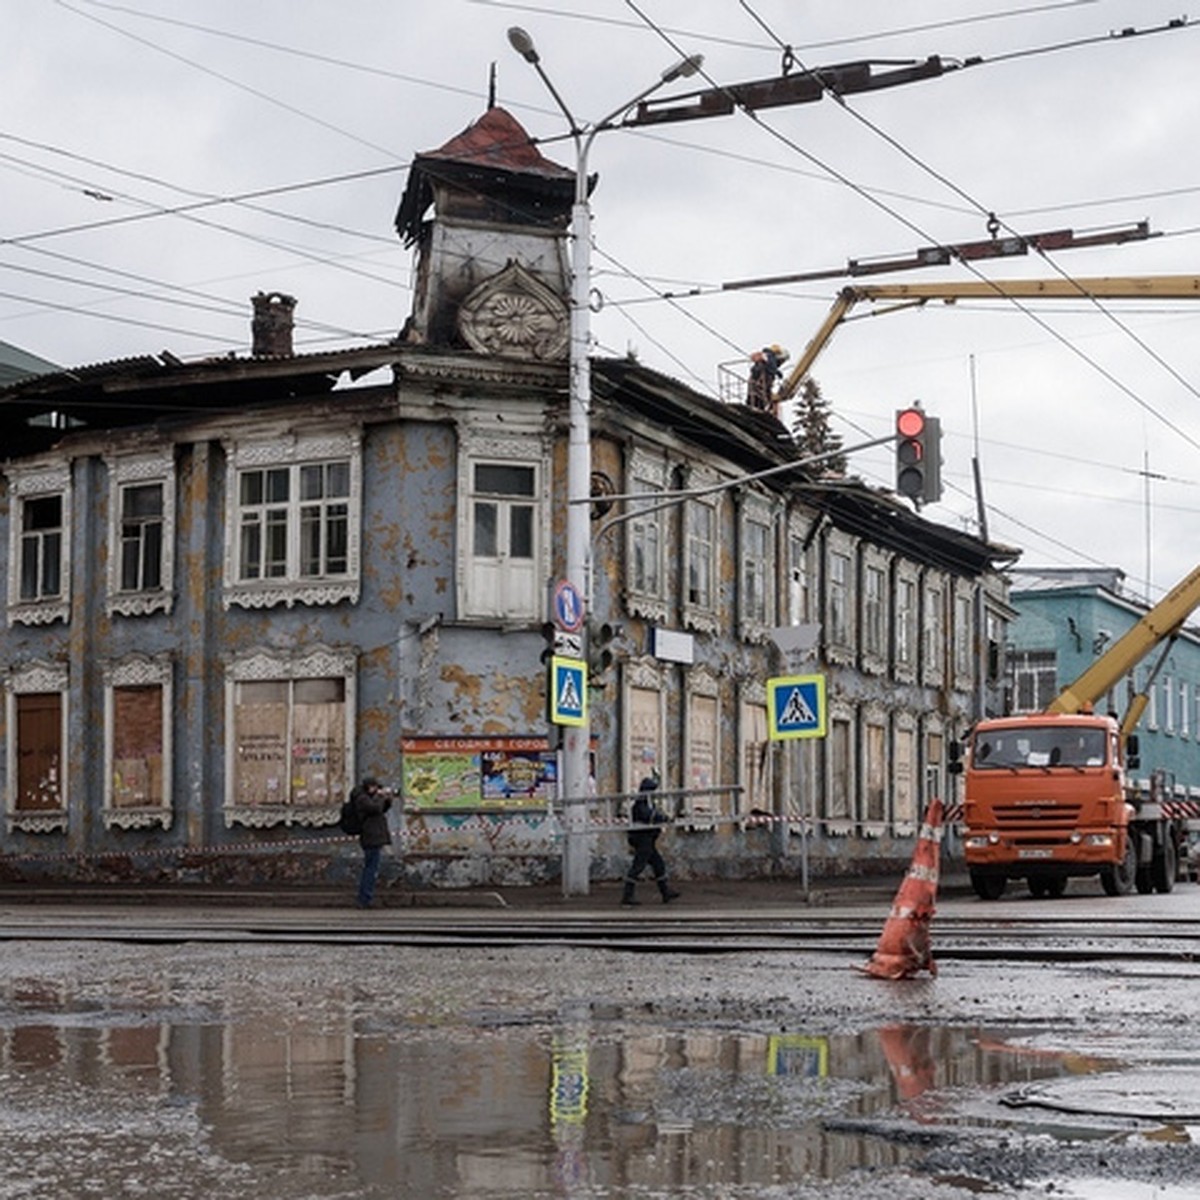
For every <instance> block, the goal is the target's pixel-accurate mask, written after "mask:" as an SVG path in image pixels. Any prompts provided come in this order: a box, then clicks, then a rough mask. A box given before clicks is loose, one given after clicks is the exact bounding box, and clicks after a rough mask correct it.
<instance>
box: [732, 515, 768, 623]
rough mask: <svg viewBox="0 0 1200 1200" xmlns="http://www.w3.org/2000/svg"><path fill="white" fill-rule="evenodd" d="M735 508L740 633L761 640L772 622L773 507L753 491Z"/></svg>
mask: <svg viewBox="0 0 1200 1200" xmlns="http://www.w3.org/2000/svg"><path fill="white" fill-rule="evenodd" d="M738 509H739V511H738V523H739V526H740V528H739V530H738V543H739V546H740V548H741V553H740V559H741V562H740V564H739V578H738V612H739V616H740V618H741V635H742V637H743V638H744V639H745V640H746V641H752V642H762V641H765V640H766V639H767V638H769V637H770V633H771V629H772V627H773V626H774V625H775V624H776V620H775V592H776V584H775V580H776V570H775V510H774V506H773V505H772V503H771V502H770V500H768V499H767V498H766V497H764V496H759V495H756V494H754V493H744V494H743V495H742V496H741V498H740V501H739V505H738Z"/></svg>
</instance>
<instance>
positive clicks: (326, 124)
mask: <svg viewBox="0 0 1200 1200" xmlns="http://www.w3.org/2000/svg"><path fill="white" fill-rule="evenodd" d="M55 2H56V3H57V4H58V6H59V7H60V8H63V9H66V11H67V12H69V13H74V14H75V15H76V16H77V17H82V18H83V19H84V20H85V21H94V22H95V23H96V24H97V25H102V26H103V27H104V28H105V29H109V30H111V31H112V32H113V33H119V34H120V35H121V36H122V37H127V38H129V39H131V40H132V41H135V42H137V43H138V44H139V45H141V46H145V47H146V48H147V49H149V50H154V51H155V52H157V53H158V54H162V55H165V56H166V57H167V58H170V59H173V60H174V61H175V62H181V63H184V64H185V65H187V66H189V67H192V68H193V69H194V70H197V71H201V72H203V73H204V74H205V75H211V76H212V77H213V78H214V79H219V80H221V81H222V82H223V83H227V84H229V86H230V87H235V88H237V89H238V90H239V91H243V92H246V93H248V94H249V95H251V96H255V97H257V98H258V99H259V100H265V101H266V102H267V103H268V104H273V105H275V106H276V107H277V108H282V109H284V110H285V111H286V112H290V113H291V114H292V115H293V116H297V117H302V118H303V119H304V120H306V121H311V122H313V124H315V125H319V126H321V128H322V129H327V130H330V131H331V132H333V133H339V134H341V135H342V136H343V137H347V138H349V139H350V140H351V141H354V142H358V143H359V145H361V146H366V147H367V148H368V149H370V150H377V151H378V152H379V153H380V154H383V155H385V156H388V157H390V156H391V154H392V151H391V150H390V149H389V148H388V147H386V146H378V145H376V144H375V143H374V142H370V141H368V140H367V139H366V138H363V137H359V136H358V134H356V133H351V132H350V130H348V129H342V128H341V127H340V126H338V125H334V124H333V123H332V122H331V121H325V120H322V118H320V117H318V116H316V115H315V114H314V113H310V112H305V111H304V109H302V108H297V107H296V105H294V104H288V103H287V102H286V101H285V100H280V99H278V98H277V97H275V96H272V95H271V94H270V93H269V92H264V91H262V90H261V89H260V88H256V87H251V86H250V84H248V83H242V82H241V80H239V79H235V78H233V76H231V75H225V74H223V73H222V72H220V71H217V70H214V69H213V68H212V67H206V66H205V65H204V64H203V63H198V62H196V61H195V60H194V59H190V58H188V57H186V56H185V55H183V54H177V53H176V52H175V51H174V50H168V49H167V48H166V47H165V46H160V45H159V44H158V43H157V42H153V41H151V40H150V39H149V38H144V37H140V36H139V35H138V34H136V33H131V32H130V31H129V30H128V29H122V28H121V26H119V25H114V24H113V23H112V22H111V21H105V20H104V19H103V18H102V17H98V16H97V15H96V14H95V13H88V12H83V11H81V10H80V9H78V8H73V7H72V6H71V5H70V4H68V3H67V2H66V0H55Z"/></svg>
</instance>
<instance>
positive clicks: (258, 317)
mask: <svg viewBox="0 0 1200 1200" xmlns="http://www.w3.org/2000/svg"><path fill="white" fill-rule="evenodd" d="M251 301H252V303H253V304H254V320H253V321H251V323H250V333H251V350H250V353H251V354H253V355H254V357H255V358H287V357H290V356H291V355H292V354H293V353H295V352H294V351H293V350H292V310H293V309H294V308H295V307H296V298H295V297H294V296H285V295H284V294H283V293H282V292H269V293H268V292H259V293H258V295H257V296H252V297H251Z"/></svg>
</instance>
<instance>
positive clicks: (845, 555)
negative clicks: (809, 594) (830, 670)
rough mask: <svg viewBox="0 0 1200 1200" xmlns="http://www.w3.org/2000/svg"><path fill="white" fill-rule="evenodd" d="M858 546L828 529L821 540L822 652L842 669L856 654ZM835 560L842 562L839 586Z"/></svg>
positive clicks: (848, 535)
mask: <svg viewBox="0 0 1200 1200" xmlns="http://www.w3.org/2000/svg"><path fill="white" fill-rule="evenodd" d="M858 546H859V539H858V538H856V537H855V536H853V535H852V534H848V533H843V532H842V531H841V530H840V529H831V530H830V531H829V533H828V535H827V536H826V539H825V581H826V582H825V595H824V614H823V621H824V625H825V653H826V655H827V657H828V659H829V661H830V662H834V663H838V664H840V665H843V666H852V665H853V664H854V661H855V656H856V654H857V652H858V642H859V631H858V581H857V574H858V572H857V571H856V569H855V564H856V563H857V560H858ZM835 558H838V559H841V560H842V561H843V567H844V571H845V578H844V579H843V580H842V581H841V583H840V585H839V583H838V582H837V581H836V579H835V573H834V560H835ZM839 606H840V608H839Z"/></svg>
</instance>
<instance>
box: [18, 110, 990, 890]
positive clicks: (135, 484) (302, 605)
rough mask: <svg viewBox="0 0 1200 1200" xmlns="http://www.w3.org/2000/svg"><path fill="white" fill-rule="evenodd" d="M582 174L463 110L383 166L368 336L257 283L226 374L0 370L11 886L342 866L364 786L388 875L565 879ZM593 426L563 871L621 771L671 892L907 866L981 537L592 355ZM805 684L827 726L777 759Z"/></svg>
mask: <svg viewBox="0 0 1200 1200" xmlns="http://www.w3.org/2000/svg"><path fill="white" fill-rule="evenodd" d="M573 189H574V180H573V175H572V172H570V171H569V170H567V169H565V168H562V167H560V166H557V165H555V164H554V163H552V162H550V161H548V160H547V159H546V158H544V157H543V156H542V155H541V153H540V152H539V151H538V150H537V149H536V148H535V147H534V146H533V144H532V143H531V142H530V140H529V139H528V137H527V135H526V134H525V132H524V130H522V129H521V127H520V126H519V125H518V124H517V123H516V122H515V121H514V120H513V119H512V118H511V117H510V116H509V115H508V114H507V113H506V112H504V111H503V110H501V109H497V108H493V109H490V110H489V111H488V112H487V113H486V114H485V115H484V116H483V117H482V118H481V119H480V121H478V122H477V123H476V124H475V125H473V126H471V127H470V128H469V129H467V130H466V131H464V133H462V134H461V135H459V136H458V137H456V138H454V139H452V140H451V141H450V142H448V143H447V144H446V145H445V146H443V147H441V148H440V149H439V150H436V151H433V152H430V153H427V154H421V155H419V156H417V158H416V159H415V161H414V163H413V166H412V168H411V172H410V177H409V180H408V184H407V188H406V190H405V192H404V195H403V197H402V200H401V203H400V207H399V211H398V214H397V228H398V231H399V233H400V235H401V238H402V239H403V241H404V242H405V243H406V244H409V245H411V246H413V247H415V252H416V256H417V288H416V298H415V302H414V306H413V311H412V314H411V316H410V317H409V319H408V322H407V323H406V325H405V327H404V329H403V330H402V331H401V332H400V334H399V335H398V337H397V338H396V339H395V340H394V341H391V342H388V343H386V344H380V345H372V346H366V347H361V348H356V349H347V350H341V351H333V352H325V353H295V352H294V345H293V340H292V322H293V316H294V313H293V309H294V307H295V304H296V303H297V301H296V300H294V299H293V298H292V297H289V296H285V295H282V294H279V293H270V292H268V293H260V294H259V295H258V296H256V297H255V302H254V303H255V311H254V316H253V322H252V334H253V336H252V344H251V350H250V353H248V354H246V355H242V356H236V355H235V356H223V357H217V358H212V359H203V360H200V361H193V362H182V361H180V360H179V359H178V358H176V357H175V356H173V355H170V354H163V355H162V356H146V357H139V358H132V359H123V360H120V361H116V362H108V363H101V364H95V365H90V366H81V367H74V368H72V369H71V370H70V371H47V372H41V373H36V374H33V375H29V376H25V377H23V378H20V379H18V380H16V381H15V382H11V383H9V384H8V386H6V387H4V388H3V389H2V390H0V412H2V413H3V419H4V427H5V431H6V438H5V445H4V448H3V455H4V458H3V463H2V470H3V482H4V491H3V495H2V497H0V578H3V580H4V587H5V593H4V595H5V606H6V613H5V621H4V622H3V630H2V632H0V645H2V652H0V662H2V663H3V669H4V678H3V684H4V705H3V708H2V710H0V719H2V726H0V734H2V737H3V745H4V754H3V756H2V759H0V772H2V789H3V795H4V805H5V808H4V823H3V827H2V828H0V838H2V841H0V876H2V877H3V878H5V879H9V880H14V879H48V878H84V879H96V880H109V879H127V880H143V881H150V880H156V881H166V882H172V881H184V880H235V881H264V882H266V881H274V882H287V881H301V880H303V881H314V880H326V881H337V880H342V879H345V878H346V877H348V875H349V874H350V873H351V872H352V871H353V870H354V869H355V862H356V849H355V845H354V842H353V841H352V840H351V839H348V838H346V837H344V836H343V835H340V834H339V833H338V831H337V829H336V818H337V813H338V808H339V805H340V803H341V801H342V799H343V798H344V797H345V795H346V794H347V792H348V791H349V789H350V787H351V786H352V785H353V783H354V781H355V780H356V779H357V778H359V777H361V776H363V775H366V774H372V775H376V776H380V777H382V778H383V779H384V780H387V781H390V782H392V783H393V784H394V785H395V787H396V789H397V790H398V792H399V793H400V794H401V797H402V802H403V811H402V813H400V814H399V816H398V826H399V829H400V831H401V832H402V834H403V840H402V842H401V846H402V849H403V857H402V861H401V865H400V870H399V878H400V880H401V881H402V882H405V883H408V884H411V885H414V886H429V885H464V884H476V883H493V884H499V883H516V882H526V881H543V880H549V879H554V878H556V877H557V876H558V874H559V871H560V862H561V850H562V841H561V833H562V826H561V823H560V820H559V815H558V811H557V809H556V786H557V779H558V775H559V772H558V761H557V758H556V754H555V748H554V746H555V738H554V736H553V735H554V732H555V731H554V729H553V728H552V727H551V725H550V724H549V722H548V714H547V669H546V665H545V662H544V652H545V650H546V640H545V637H544V633H543V626H544V624H545V623H546V621H547V617H548V615H549V611H550V598H551V595H552V593H553V590H554V587H555V585H556V583H557V582H558V581H560V580H561V579H562V578H563V572H564V569H565V563H564V553H563V537H564V529H565V522H566V510H567V504H566V497H567V480H566V475H567V428H568V415H567V383H568V381H567V374H568V364H567V346H568V301H567V297H568V295H569V286H568V285H569V278H568V276H569V271H568V266H567V236H568V231H567V226H568V222H569V213H570V205H571V199H572V195H573ZM591 443H592V467H593V476H592V484H593V488H592V492H593V496H594V497H595V503H594V505H593V511H592V521H591V524H592V530H593V537H594V544H593V561H594V578H593V580H592V595H591V612H590V613H589V617H590V620H591V623H592V629H593V633H594V639H593V640H594V642H595V643H603V644H602V645H596V646H594V647H593V648H594V649H595V650H597V651H600V652H602V653H603V655H604V657H605V659H606V660H608V659H611V661H612V666H611V669H608V670H606V671H600V672H598V673H597V677H595V678H593V680H592V683H593V687H592V689H591V691H590V694H589V705H590V719H591V736H592V760H593V763H594V780H595V795H594V797H592V799H591V802H590V804H591V807H590V814H589V815H590V826H589V828H590V830H591V833H592V835H593V836H592V837H591V838H590V861H591V874H592V878H595V879H610V878H616V877H618V876H619V874H620V873H621V871H622V870H623V868H624V864H625V861H626V856H627V849H626V847H625V844H624V837H623V834H622V831H621V822H622V820H623V818H624V815H625V811H624V797H625V795H626V794H627V793H629V792H631V791H632V790H634V789H636V787H637V785H638V782H639V781H640V780H641V779H642V778H643V777H644V776H646V775H647V774H650V773H655V774H656V775H657V776H658V777H659V779H660V781H661V785H662V787H663V789H664V791H665V792H666V793H667V794H668V796H669V797H670V800H671V803H672V805H673V807H674V810H675V812H676V814H677V816H678V821H677V823H676V827H675V832H674V835H673V840H672V846H671V857H672V860H673V868H674V870H675V871H676V873H677V874H678V875H680V876H682V877H687V876H688V875H693V876H695V875H706V876H723V877H731V876H746V875H767V874H770V873H773V872H789V873H790V872H794V871H795V870H796V866H797V861H798V859H797V856H798V855H799V854H800V849H799V846H800V845H801V843H802V844H803V846H804V854H805V862H806V863H807V862H808V856H810V855H811V862H812V865H813V869H814V871H815V872H816V873H818V874H819V873H820V872H821V871H823V870H824V871H841V872H850V873H858V872H863V871H867V870H870V869H872V868H873V867H876V866H879V865H881V864H894V863H895V862H897V861H907V859H908V857H909V855H910V854H911V849H912V840H913V837H914V836H915V832H916V828H917V823H918V821H919V817H920V813H921V810H922V806H923V804H924V803H925V801H926V800H927V799H928V798H930V797H931V796H934V795H942V794H944V789H945V786H946V775H945V763H946V753H945V745H946V742H947V740H948V739H949V738H950V737H951V736H953V735H955V734H956V733H957V732H959V731H960V730H961V729H962V727H963V726H964V725H965V724H966V723H967V722H969V721H970V720H971V719H972V718H973V717H974V716H976V715H977V714H978V713H979V712H981V711H995V710H996V709H997V707H998V705H999V703H1000V695H1001V683H1002V673H1003V672H1002V664H1001V662H1000V655H999V651H1000V649H1001V648H1002V647H1003V646H1004V644H1005V641H1006V633H1005V627H1006V623H1007V621H1008V620H1009V618H1010V616H1011V614H1010V612H1009V609H1008V606H1007V600H1006V582H1005V579H1004V577H1003V576H1002V575H1001V574H999V573H998V572H997V570H996V565H997V562H998V561H999V560H1000V559H1002V558H1005V557H1008V556H1009V552H1005V551H1003V550H1001V549H1000V548H997V547H994V546H991V545H988V544H986V543H984V542H982V541H980V540H979V539H977V538H975V537H972V536H970V535H968V534H964V533H962V532H959V531H956V530H954V529H950V528H946V527H943V526H940V525H938V524H936V523H933V522H930V521H927V520H924V519H922V518H921V517H920V516H919V515H917V514H916V513H914V512H913V511H912V510H911V509H910V508H909V507H908V506H907V505H906V504H904V503H902V502H900V501H898V500H897V499H896V498H895V497H893V496H892V495H891V494H889V493H887V492H885V491H881V490H878V489H872V488H868V487H866V486H864V485H863V484H862V483H861V482H859V481H856V480H854V479H853V478H827V477H823V476H821V475H819V474H817V473H815V472H814V471H812V470H807V469H806V468H805V467H804V466H803V465H802V464H801V463H800V462H799V454H798V451H797V449H796V446H795V444H794V442H793V440H792V438H791V437H790V435H789V434H788V432H787V430H786V429H785V428H784V427H783V426H782V425H781V424H780V423H779V422H778V421H777V420H776V419H775V418H774V417H773V416H772V415H770V414H769V413H767V412H763V411H760V410H758V409H754V408H751V407H749V406H748V405H746V404H741V403H738V404H723V403H720V402H718V401H716V400H713V399H711V398H709V397H707V396H704V395H701V394H699V393H697V392H696V391H694V390H692V389H690V388H688V387H686V386H684V385H683V384H681V383H679V382H677V381H675V380H673V379H671V378H668V377H666V376H664V375H661V374H659V373H657V372H655V371H653V370H650V369H648V368H646V367H644V366H642V365H640V364H639V363H638V362H637V361H636V360H634V359H632V358H629V359H603V358H597V359H595V360H593V404H592V413H591ZM765 471H770V472H772V473H771V474H769V475H767V476H765V477H761V476H762V473H763V472H765ZM667 492H671V493H678V492H682V493H685V495H684V496H683V497H682V498H680V499H679V500H678V502H672V503H668V504H665V505H660V504H657V503H655V501H654V498H655V496H656V495H657V494H658V493H667ZM630 495H633V496H636V497H639V498H637V499H632V500H630V499H621V497H628V496H630ZM614 498H615V499H614ZM792 626H804V627H807V628H810V629H811V630H812V632H813V634H814V635H815V642H814V644H813V648H812V652H811V655H810V657H808V658H807V659H801V660H797V659H795V658H791V657H788V656H787V655H786V654H785V653H784V651H783V650H781V648H780V647H781V645H785V646H786V645H790V641H789V639H787V638H785V637H782V636H781V634H780V630H781V628H783V627H792ZM796 670H802V671H804V672H811V673H817V672H819V673H821V674H823V675H824V676H825V679H826V687H827V698H828V721H827V732H826V736H825V737H823V738H811V739H802V740H795V741H787V742H781V741H778V740H773V739H772V738H771V737H770V736H769V729H768V726H769V720H768V710H767V695H768V680H770V679H772V678H774V677H778V676H780V675H781V674H787V673H790V672H794V671H796ZM798 834H803V835H804V836H803V837H799V836H797V835H798Z"/></svg>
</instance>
